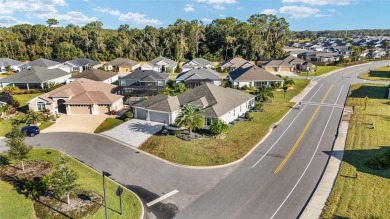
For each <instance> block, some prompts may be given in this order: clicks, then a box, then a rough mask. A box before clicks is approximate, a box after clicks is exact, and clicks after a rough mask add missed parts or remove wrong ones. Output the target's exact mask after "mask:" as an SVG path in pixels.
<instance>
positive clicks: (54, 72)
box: [0, 67, 70, 83]
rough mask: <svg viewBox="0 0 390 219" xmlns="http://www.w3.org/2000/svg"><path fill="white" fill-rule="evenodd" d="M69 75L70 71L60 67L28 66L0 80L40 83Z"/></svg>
mask: <svg viewBox="0 0 390 219" xmlns="http://www.w3.org/2000/svg"><path fill="white" fill-rule="evenodd" d="M66 75H69V76H70V73H68V72H66V71H63V70H61V69H58V68H55V69H47V68H43V67H30V68H29V69H25V70H22V71H20V72H18V73H15V74H12V75H10V76H8V77H6V78H2V79H0V82H6V83H42V82H45V81H50V80H53V79H56V78H59V77H63V76H66Z"/></svg>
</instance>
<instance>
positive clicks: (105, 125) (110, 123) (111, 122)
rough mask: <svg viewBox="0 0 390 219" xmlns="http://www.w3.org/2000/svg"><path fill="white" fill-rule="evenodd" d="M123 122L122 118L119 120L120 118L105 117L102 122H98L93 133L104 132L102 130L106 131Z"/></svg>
mask: <svg viewBox="0 0 390 219" xmlns="http://www.w3.org/2000/svg"><path fill="white" fill-rule="evenodd" d="M122 123H123V120H120V119H116V118H107V119H106V120H104V121H103V122H102V124H100V125H99V126H98V127H97V128H96V130H95V131H94V133H100V132H104V131H107V130H110V129H112V128H114V127H116V126H118V125H120V124H122Z"/></svg>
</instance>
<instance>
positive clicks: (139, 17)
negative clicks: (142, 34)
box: [93, 7, 162, 25]
mask: <svg viewBox="0 0 390 219" xmlns="http://www.w3.org/2000/svg"><path fill="white" fill-rule="evenodd" d="M93 10H94V11H96V12H101V13H105V14H109V15H112V16H115V17H117V18H118V19H119V20H120V21H133V22H134V23H136V24H143V25H157V24H162V22H161V21H160V20H158V19H146V14H139V13H135V12H128V13H126V14H123V13H121V12H120V11H118V10H113V9H110V8H100V7H99V8H95V9H93Z"/></svg>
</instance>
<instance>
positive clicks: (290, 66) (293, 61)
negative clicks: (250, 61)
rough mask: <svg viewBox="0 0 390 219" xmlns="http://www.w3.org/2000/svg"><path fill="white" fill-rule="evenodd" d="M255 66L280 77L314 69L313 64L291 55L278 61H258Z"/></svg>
mask: <svg viewBox="0 0 390 219" xmlns="http://www.w3.org/2000/svg"><path fill="white" fill-rule="evenodd" d="M256 64H257V65H258V66H261V67H263V68H264V69H265V70H266V71H268V72H271V73H274V74H281V75H283V74H284V73H292V72H294V71H295V70H299V71H313V70H314V69H315V65H314V64H312V63H310V62H307V61H304V60H302V59H299V58H297V57H294V56H292V55H289V56H285V57H283V58H280V59H266V60H264V61H263V60H260V61H258V62H256Z"/></svg>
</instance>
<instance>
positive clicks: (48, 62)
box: [27, 58, 61, 68]
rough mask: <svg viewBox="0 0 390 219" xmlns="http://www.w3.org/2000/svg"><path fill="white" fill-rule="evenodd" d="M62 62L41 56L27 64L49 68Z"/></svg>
mask: <svg viewBox="0 0 390 219" xmlns="http://www.w3.org/2000/svg"><path fill="white" fill-rule="evenodd" d="M60 64H61V63H59V62H55V61H52V60H49V59H43V58H40V59H37V60H34V61H32V62H29V63H28V64H27V65H29V66H33V67H45V68H48V67H52V66H56V65H60Z"/></svg>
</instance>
